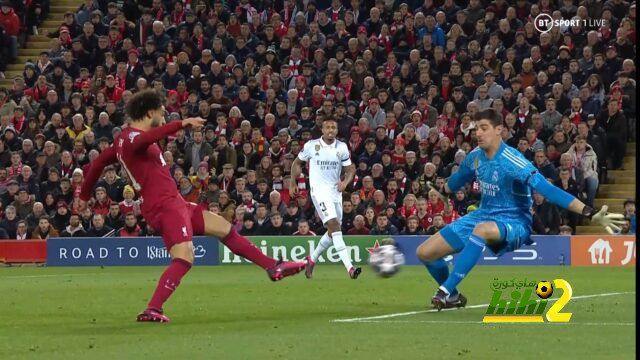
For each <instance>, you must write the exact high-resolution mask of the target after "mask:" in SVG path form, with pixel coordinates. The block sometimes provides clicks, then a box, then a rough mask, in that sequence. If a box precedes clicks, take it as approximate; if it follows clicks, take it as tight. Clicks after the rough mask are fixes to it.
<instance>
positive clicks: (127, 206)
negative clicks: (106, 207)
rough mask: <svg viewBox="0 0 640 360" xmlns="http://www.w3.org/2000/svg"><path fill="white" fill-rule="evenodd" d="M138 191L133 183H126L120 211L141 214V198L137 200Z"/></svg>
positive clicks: (135, 214)
mask: <svg viewBox="0 0 640 360" xmlns="http://www.w3.org/2000/svg"><path fill="white" fill-rule="evenodd" d="M135 196H136V192H135V191H134V190H133V187H132V186H131V185H125V187H124V189H123V190H122V197H123V198H124V200H122V201H121V202H120V203H119V204H118V205H120V212H121V213H122V214H125V215H126V214H133V215H134V216H140V214H141V211H140V200H135Z"/></svg>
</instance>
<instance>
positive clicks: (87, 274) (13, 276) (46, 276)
mask: <svg viewBox="0 0 640 360" xmlns="http://www.w3.org/2000/svg"><path fill="white" fill-rule="evenodd" d="M102 274H103V273H91V274H90V273H83V274H47V275H7V276H0V279H36V278H48V277H61V276H94V275H102Z"/></svg>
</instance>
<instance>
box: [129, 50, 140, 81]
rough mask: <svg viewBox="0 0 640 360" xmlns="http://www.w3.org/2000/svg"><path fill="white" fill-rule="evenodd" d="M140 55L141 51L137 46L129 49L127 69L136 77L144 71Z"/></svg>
mask: <svg viewBox="0 0 640 360" xmlns="http://www.w3.org/2000/svg"><path fill="white" fill-rule="evenodd" d="M139 56H140V52H139V51H138V49H137V48H135V47H134V48H130V49H129V50H127V71H128V72H129V73H130V74H132V75H133V76H134V77H136V78H138V77H139V76H140V75H142V73H143V71H142V63H141V62H140V58H139Z"/></svg>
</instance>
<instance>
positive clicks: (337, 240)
mask: <svg viewBox="0 0 640 360" xmlns="http://www.w3.org/2000/svg"><path fill="white" fill-rule="evenodd" d="M331 237H332V238H333V247H334V248H335V249H336V251H337V252H338V255H339V256H340V260H342V263H343V264H344V267H345V268H347V271H349V270H350V269H351V268H352V267H353V264H351V258H350V257H349V250H348V249H347V245H346V244H345V243H344V240H343V239H342V232H341V231H337V232H334V233H333V234H331Z"/></svg>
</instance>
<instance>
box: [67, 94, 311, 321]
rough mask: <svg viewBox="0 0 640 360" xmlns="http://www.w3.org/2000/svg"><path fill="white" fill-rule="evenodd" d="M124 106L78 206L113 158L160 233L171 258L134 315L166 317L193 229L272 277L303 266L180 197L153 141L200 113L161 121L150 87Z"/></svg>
mask: <svg viewBox="0 0 640 360" xmlns="http://www.w3.org/2000/svg"><path fill="white" fill-rule="evenodd" d="M126 112H127V114H128V115H129V117H130V118H131V120H132V121H131V124H130V126H129V127H127V128H125V129H124V130H123V131H122V134H121V135H120V136H118V137H117V138H116V139H115V140H114V144H113V145H112V146H110V147H109V148H107V149H105V150H104V151H103V152H102V154H100V156H98V157H97V158H96V159H95V160H94V161H93V163H92V165H91V167H90V168H89V172H88V174H87V176H86V177H85V180H84V183H83V185H82V190H81V194H80V200H81V202H80V207H81V210H82V209H84V208H85V207H86V201H87V200H89V198H90V197H91V192H92V191H93V188H94V186H95V184H96V182H97V180H98V178H99V177H100V175H101V173H102V170H103V168H104V167H105V166H107V165H109V164H112V163H115V162H116V161H118V162H119V163H120V164H121V165H122V167H123V168H124V170H125V171H126V172H127V175H128V176H129V180H130V182H131V183H132V185H133V187H134V189H135V190H136V191H138V192H140V193H141V195H142V198H143V199H144V200H143V201H142V205H141V211H142V216H143V217H144V218H145V219H146V221H147V222H148V223H149V224H150V225H151V226H152V227H153V228H154V229H157V230H158V231H159V232H160V233H161V234H162V239H163V241H164V243H165V245H166V247H167V250H168V251H169V254H170V255H171V258H172V260H171V264H170V265H169V267H168V268H167V269H166V270H165V272H164V273H163V274H162V276H161V277H160V279H159V281H158V285H157V287H156V290H155V292H154V294H153V296H152V298H151V300H150V301H149V304H148V307H147V309H145V310H144V311H143V312H142V313H140V314H139V315H138V321H156V322H167V321H169V318H168V317H167V316H166V315H164V313H163V310H162V306H163V304H164V303H165V301H166V300H167V299H168V298H169V296H171V294H172V293H173V292H174V291H175V289H176V288H177V287H178V285H179V284H180V280H181V279H182V277H183V276H184V275H185V274H186V273H187V272H188V271H189V269H191V264H192V263H193V257H194V256H193V242H192V237H193V235H194V234H195V235H202V234H206V235H211V236H215V237H217V238H218V239H220V241H221V242H222V243H223V244H224V245H225V246H227V247H228V248H229V249H230V250H231V251H233V252H234V253H235V254H237V255H240V256H242V257H244V258H246V259H248V260H250V261H252V262H253V263H254V264H256V265H258V266H260V267H262V268H263V269H265V270H266V271H267V274H268V275H269V277H270V278H271V280H273V281H277V280H281V279H283V278H284V277H287V276H290V275H294V274H297V273H298V272H300V271H302V270H303V269H304V268H305V265H306V264H305V263H304V262H292V261H288V262H282V261H277V260H276V259H273V258H270V257H268V256H266V255H264V254H263V253H262V252H261V251H260V250H259V249H258V248H257V247H256V246H255V245H253V243H251V242H250V241H249V240H247V239H246V238H245V237H243V236H241V235H239V234H238V233H237V232H236V230H234V229H233V228H232V226H231V224H230V223H229V222H227V221H226V220H225V219H224V218H222V217H220V216H218V215H216V214H214V213H212V212H209V211H207V210H205V209H202V208H200V207H199V206H197V205H196V204H193V203H187V202H185V201H184V200H183V199H182V197H181V196H180V194H179V193H178V190H177V187H176V184H175V182H174V180H173V178H172V177H171V174H170V173H169V168H168V167H167V164H166V163H165V161H164V158H163V157H162V152H161V150H160V147H159V146H158V145H157V144H156V142H157V141H158V140H161V139H164V138H166V137H167V136H169V135H171V134H173V133H175V132H176V131H177V130H178V129H182V128H184V127H188V126H193V127H201V126H204V124H205V120H204V119H201V118H188V119H185V120H182V121H174V122H171V123H169V124H167V125H164V114H165V109H164V106H163V105H162V99H161V97H160V96H159V95H157V94H156V93H155V92H154V91H143V92H140V93H137V94H135V95H134V96H133V97H131V99H129V101H128V103H127V108H126Z"/></svg>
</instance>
